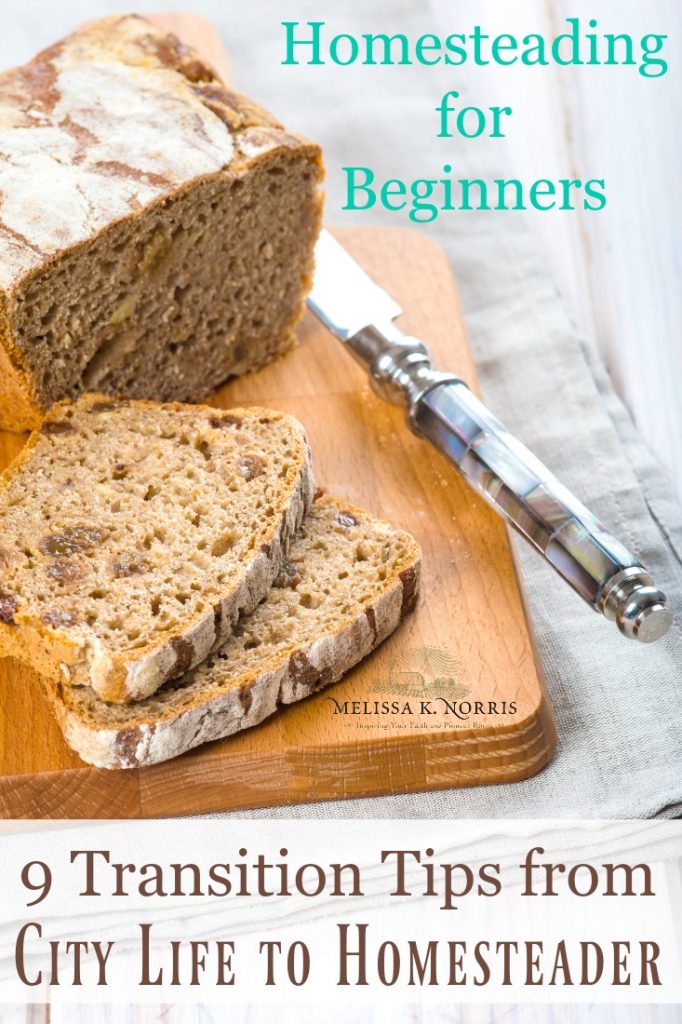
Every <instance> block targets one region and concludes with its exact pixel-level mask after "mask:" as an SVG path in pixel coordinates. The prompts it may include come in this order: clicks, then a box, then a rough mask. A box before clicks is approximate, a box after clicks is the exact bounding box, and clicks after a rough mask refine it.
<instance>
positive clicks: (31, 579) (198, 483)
mask: <svg viewBox="0 0 682 1024" xmlns="http://www.w3.org/2000/svg"><path fill="white" fill-rule="evenodd" d="M313 493H314V487H313V480H312V471H311V464H310V453H309V449H308V444H307V440H306V437H305V433H304V431H303V428H302V427H301V425H300V424H299V423H298V422H297V421H296V420H295V419H293V418H292V417H290V416H285V415H284V414H282V413H279V412H273V411H271V410H264V409H257V408H249V409H232V410H230V411H229V412H224V411H220V410H216V409H210V408H207V407H202V406H188V405H186V406H183V405H177V404H174V405H159V404H155V403H151V402H143V401H133V400H130V399H112V398H109V397H107V396H101V395H100V396H98V395H85V396H82V397H81V398H80V399H79V400H78V401H77V402H74V403H72V402H68V401H65V402H63V403H59V404H58V405H56V406H55V407H54V409H53V410H52V411H51V412H50V414H49V415H48V416H47V418H46V419H45V421H44V423H43V424H42V426H41V428H40V430H38V431H35V432H34V433H33V434H32V435H31V437H30V438H29V441H28V443H27V445H26V446H25V448H24V449H23V451H22V452H21V454H20V455H19V456H18V458H17V459H16V460H15V461H14V462H13V463H12V465H11V466H10V467H8V469H7V470H6V471H5V472H4V473H3V474H2V475H1V476H0V654H11V655H14V656H16V657H18V658H21V659H23V660H25V661H27V662H28V663H29V664H31V665H32V666H33V667H34V668H35V669H37V670H38V671H39V672H40V673H41V674H43V675H47V676H48V677H50V678H59V679H60V680H61V681H62V682H63V684H64V685H81V686H82V685H88V686H91V687H92V688H93V691H94V692H96V693H98V694H99V695H100V696H101V697H102V698H104V699H105V700H108V701H119V702H127V701H131V700H136V699H139V698H142V697H145V696H148V695H149V694H152V693H154V692H155V691H156V690H157V689H158V688H159V687H160V686H161V685H162V684H163V683H164V682H166V680H168V679H170V678H173V677H175V676H180V675H183V674H184V673H186V672H187V671H188V670H189V669H190V668H192V667H193V666H194V665H196V664H198V663H199V662H200V661H202V660H203V659H204V658H205V657H206V656H207V655H208V654H209V653H210V651H212V650H213V649H214V648H216V647H217V646H219V645H220V644H221V643H223V642H224V641H225V639H226V638H227V636H228V635H229V634H230V632H231V630H232V626H233V624H234V623H235V622H236V620H237V618H238V615H239V613H240V612H250V611H252V610H253V609H254V608H255V606H256V605H257V604H258V602H259V601H260V600H261V599H262V598H263V597H265V595H266V594H267V592H268V590H269V589H270V586H271V584H272V582H273V580H274V579H275V577H276V576H277V574H278V572H279V571H280V568H281V566H282V563H283V560H284V557H285V554H286V551H287V548H288V545H289V543H290V541H291V539H292V538H293V536H294V534H295V532H296V530H297V529H298V527H299V526H300V524H301V522H302V520H303V517H304V515H305V513H306V511H307V509H308V508H309V506H310V504H311V502H312V497H313Z"/></svg>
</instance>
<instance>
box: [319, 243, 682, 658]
mask: <svg viewBox="0 0 682 1024" xmlns="http://www.w3.org/2000/svg"><path fill="white" fill-rule="evenodd" d="M315 260H316V270H315V279H314V285H313V289H312V292H311V294H310V295H309V296H308V306H309V308H310V309H311V310H312V312H313V313H314V314H315V315H316V316H317V317H318V318H319V319H320V320H321V321H322V323H323V324H324V325H325V326H326V327H328V328H329V330H330V331H331V332H332V334H334V335H335V336H336V337H337V338H338V339H339V340H340V341H341V342H343V344H344V346H345V347H346V348H347V349H348V351H349V352H350V354H351V355H352V356H353V357H354V358H355V359H356V360H357V362H359V363H360V364H361V366H363V367H364V368H365V369H366V370H368V371H369V379H370V382H371V385H372V388H373V390H374V391H375V392H376V394H377V395H379V396H380V397H381V398H383V399H385V400H387V401H389V402H391V403H393V404H395V405H402V406H404V407H405V409H406V412H407V422H408V424H409V427H410V429H411V430H412V431H413V433H415V434H416V435H417V436H419V437H423V438H427V439H428V440H429V441H431V443H432V444H434V445H435V446H436V448H438V449H439V450H440V451H441V452H442V453H443V454H444V455H445V456H446V457H447V458H448V459H449V460H450V462H452V463H453V464H454V465H455V466H456V467H457V469H458V470H459V471H460V473H461V474H462V475H463V477H464V478H465V480H466V481H467V482H468V483H469V484H470V485H471V486H472V487H473V488H474V489H475V490H476V491H477V492H478V493H479V494H480V495H481V496H482V497H483V498H484V499H485V500H486V502H487V503H488V504H489V505H491V506H492V507H493V508H494V509H495V511H496V512H497V513H499V515H500V516H502V518H503V519H504V520H505V522H507V523H508V524H509V525H510V526H512V527H513V528H514V529H515V530H516V531H517V532H518V533H520V534H521V536H522V537H525V539H526V540H527V541H528V542H529V543H530V544H531V545H532V546H533V547H534V548H535V549H536V550H537V551H539V552H540V553H541V554H542V555H544V557H545V558H546V560H547V561H548V562H549V564H550V565H551V566H553V568H554V569H555V570H556V571H557V572H558V573H559V575H560V576H561V577H562V578H563V579H564V580H565V581H566V582H567V583H568V584H569V585H570V586H571V587H572V588H573V589H574V590H575V591H577V593H578V594H580V596H581V597H582V598H583V599H584V600H585V601H586V602H587V604H589V605H590V606H591V607H592V608H593V609H594V610H595V611H596V612H600V613H601V614H602V615H604V616H605V617H606V618H607V619H608V620H610V621H611V622H615V623H616V624H617V625H618V628H619V629H620V631H621V633H623V634H624V635H625V636H626V637H630V638H632V639H635V640H639V641H641V642H642V643H651V642H652V641H654V640H658V639H659V638H660V637H662V636H664V634H665V633H667V631H668V629H669V628H670V626H671V623H672V615H671V612H670V609H669V607H668V602H667V598H666V596H665V594H664V593H663V592H662V591H661V590H659V589H658V587H656V586H655V584H654V581H653V579H652V578H651V576H650V575H649V573H648V572H647V571H646V569H645V568H644V566H643V565H641V564H640V563H639V561H638V560H637V559H636V558H635V557H634V556H633V555H632V554H630V552H629V551H628V550H627V548H625V547H624V546H623V545H622V544H621V543H620V542H619V541H618V540H616V539H615V537H613V536H611V534H610V533H609V532H608V530H607V529H606V527H605V526H604V525H603V524H602V523H601V522H600V521H599V520H598V519H597V518H596V516H594V515H592V513H591V512H589V511H588V509H586V508H585V506H584V505H582V504H581V503H580V502H579V501H578V499H577V498H576V497H574V495H573V494H571V492H570V491H569V490H567V488H566V487H564V486H563V485H562V484H561V483H560V482H559V481H558V480H557V479H556V477H555V476H553V475H552V473H550V471H549V470H548V469H547V468H546V466H544V465H543V464H542V463H541V462H540V461H539V459H537V458H536V457H535V456H534V455H533V454H532V453H531V452H530V451H529V450H528V449H527V448H525V447H524V445H522V444H521V443H520V441H518V440H517V439H516V438H515V437H514V436H513V435H512V434H511V433H510V432H509V431H508V430H507V429H506V428H505V427H504V426H503V425H502V423H500V421H499V420H498V419H496V417H495V416H493V414H492V413H491V412H489V411H488V409H487V408H486V407H485V405H483V403H482V402H480V401H479V400H478V398H476V396H475V395H473V394H472V392H471V391H470V390H469V388H468V387H467V385H466V384H465V382H464V381H463V380H462V379H461V378H459V377H457V376H455V375H454V374H451V373H442V372H439V371H438V370H436V369H435V368H434V367H433V365H432V362H431V357H430V355H429V351H428V349H427V347H426V345H425V344H424V343H423V342H422V341H420V340H419V339H418V338H412V337H408V336H407V335H405V334H403V333H402V331H400V330H399V329H398V328H397V327H396V326H395V324H394V323H393V321H394V319H395V318H396V317H397V316H399V315H400V313H401V312H402V310H401V308H400V306H399V305H398V304H397V302H395V301H394V300H393V299H392V298H391V297H390V295H388V294H387V293H386V292H385V291H384V290H383V289H382V288H380V287H379V286H378V285H376V284H375V283H374V282H373V281H372V280H371V279H370V278H369V277H368V275H367V274H366V273H365V272H364V270H362V268H361V267H360V266H358V264H357V263H356V262H355V260H354V259H353V258H352V257H351V256H350V255H349V254H348V253H347V252H346V250H345V249H344V248H343V246H341V245H340V244H339V243H338V242H337V241H336V240H335V239H334V238H333V237H332V235H330V234H329V232H328V231H324V230H323V231H322V233H321V235H320V238H319V240H318V243H317V246H316V250H315Z"/></svg>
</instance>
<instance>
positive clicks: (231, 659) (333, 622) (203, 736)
mask: <svg viewBox="0 0 682 1024" xmlns="http://www.w3.org/2000/svg"><path fill="white" fill-rule="evenodd" d="M419 568H420V551H419V546H418V544H417V542H416V541H415V540H414V538H413V537H411V536H410V535H409V534H407V533H404V532H402V531H400V530H397V529H395V528H393V527H391V526H389V525H388V524H387V523H382V522H378V521H377V520H375V519H372V518H371V517H370V516H369V515H368V514H367V513H366V512H364V511H362V510H361V509H358V508H349V507H348V506H347V505H344V504H340V503H339V502H337V501H335V500H334V499H332V498H329V497H326V496H324V497H321V498H318V500H316V501H315V502H314V504H313V506H312V509H311V511H310V513H309V514H308V516H307V518H306V520H305V522H304V524H303V526H302V528H301V531H300V533H299V535H298V537H297V538H296V540H295V541H294V543H293V544H292V546H291V549H290V553H289V556H288V559H287V561H286V562H285V563H284V565H283V566H282V570H281V572H280V575H279V576H278V578H277V579H276V581H275V585H274V587H273V588H272V590H271V591H270V593H269V594H268V597H267V599H266V600H265V601H263V602H262V603H261V604H260V605H258V607H257V608H256V610H255V611H254V612H252V613H251V615H249V616H247V617H243V618H241V619H240V621H239V623H238V626H237V628H236V630H235V631H234V632H233V634H232V635H231V637H230V638H229V639H228V640H227V641H226V643H225V644H224V645H223V647H221V648H220V649H219V650H218V651H216V652H215V653H213V654H211V655H210V656H209V658H208V659H207V661H205V662H204V663H203V664H202V665H199V666H197V668H195V669H193V670H192V671H190V672H188V673H187V674H186V675H184V676H182V677H181V678H179V679H177V680H175V681H174V682H170V683H167V684H166V685H165V686H164V687H163V688H162V689H160V690H159V691H158V692H157V693H156V694H155V695H154V696H152V697H148V698H147V699H146V700H143V701H140V702H137V703H135V704H130V705H127V706H125V707H124V706H122V705H112V704H107V703H106V702H105V701H103V700H101V699H100V698H99V697H98V696H97V694H96V693H95V692H94V691H93V690H92V689H91V688H90V687H68V686H64V685H63V684H62V683H61V682H60V681H59V680H58V679H57V678H56V677H51V678H47V679H45V681H44V682H45V687H46V690H47V693H48V696H49V700H50V703H51V705H52V707H53V710H54V712H55V714H56V716H57V720H58V721H59V723H60V725H61V727H62V729H63V731H64V735H65V737H66V740H67V742H68V743H69V744H70V745H71V746H72V747H73V748H74V750H76V751H77V752H78V753H79V754H80V756H81V757H82V758H83V760H84V761H87V762H89V763H90V764H94V765H98V766H99V767H102V768H133V767H137V766H139V765H149V764H155V763H156V762H159V761H165V760H167V759H168V758H171V757H176V756H177V755H178V754H182V753H184V752H185V751H187V750H190V749H192V748H193V747H196V746H199V744H202V743H206V742H208V741H209V740H215V739H219V738H221V737H224V736H230V735H232V734H233V733H236V732H239V731H241V730H242V729H248V728H250V727H251V726H254V725H257V724H258V723H259V722H262V721H263V720H264V719H265V718H267V717H268V716H269V715H271V714H273V712H275V711H276V710H277V709H278V708H279V707H280V705H284V704H291V703H293V702H294V701H297V700H301V699H302V698H303V697H307V696H309V695H310V694H312V693H315V692H316V691H317V690H320V689H322V688H323V687H325V686H328V685H330V684H331V683H334V682H336V681H337V680H339V679H340V678H341V677H342V676H343V675H344V673H346V672H347V671H348V670H349V669H350V668H352V667H353V665H356V664H357V663H358V662H359V661H360V660H361V659H362V658H364V657H366V655H368V654H369V653H370V652H371V651H372V650H373V649H374V648H375V647H376V646H377V645H378V644H380V643H381V642H382V640H384V639H385V638H386V637H387V636H388V635H389V634H390V633H391V632H392V631H393V630H394V629H395V628H396V626H397V625H398V624H399V623H400V621H401V619H402V618H403V617H404V616H405V615H406V614H407V613H408V612H409V611H411V610H412V609H413V608H414V606H415V603H416V601H417V596H418V588H419Z"/></svg>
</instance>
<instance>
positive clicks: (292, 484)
mask: <svg viewBox="0 0 682 1024" xmlns="http://www.w3.org/2000/svg"><path fill="white" fill-rule="evenodd" d="M99 401H107V402H108V401H110V397H109V396H101V395H96V394H93V395H87V396H84V397H83V398H81V399H80V401H79V405H88V404H90V405H92V404H95V403H97V402H99ZM125 401H126V404H127V405H129V406H133V407H136V408H140V409H143V410H150V411H154V410H156V409H158V408H160V406H159V404H158V403H155V402H147V401H143V400H138V401H134V400H132V399H126V400H125ZM75 404H76V403H72V402H70V401H68V400H65V401H64V402H60V403H58V404H57V405H55V406H54V407H53V409H52V410H51V411H50V414H49V416H48V417H47V419H46V420H45V422H44V424H43V428H42V429H44V427H45V423H47V424H49V423H50V422H54V421H57V422H59V421H60V420H61V419H62V418H63V416H64V413H65V411H66V410H67V409H68V408H70V407H72V406H73V405H75ZM162 408H164V409H166V410H168V409H171V410H174V411H182V410H183V409H187V408H191V409H192V412H193V413H195V414H196V413H202V412H205V413H206V415H207V417H209V418H210V417H211V416H215V415H216V410H215V409H211V408H209V407H207V406H206V407H201V406H191V407H188V406H183V405H182V404H180V403H164V405H163V406H162ZM230 413H231V414H232V415H234V416H245V417H248V416H254V415H258V414H259V413H265V414H267V415H268V416H269V417H271V418H276V419H285V420H286V419H288V420H292V422H293V424H294V425H295V426H296V430H297V431H298V437H299V442H300V461H299V463H298V465H296V466H295V467H293V468H292V470H291V471H290V474H289V480H288V485H287V486H286V487H283V491H282V494H281V495H280V496H279V498H280V505H278V506H277V507H276V508H275V513H274V514H273V517H272V522H273V525H272V529H271V531H270V532H269V534H268V536H267V537H265V538H264V541H263V544H262V546H261V548H260V550H259V551H258V552H257V553H255V555H254V557H253V558H252V560H251V562H250V563H249V564H248V565H247V566H246V567H245V571H244V573H243V576H242V579H241V581H240V582H239V585H238V586H237V588H236V589H234V590H233V591H232V592H231V593H229V594H227V595H225V597H223V598H222V599H221V600H220V601H219V602H217V603H216V604H215V605H214V606H213V607H212V608H210V609H207V610H206V611H205V612H203V613H200V612H197V613H196V614H195V615H194V616H193V617H191V618H188V619H187V620H186V621H185V622H184V623H183V629H182V631H181V632H179V633H178V634H177V635H175V636H173V637H170V638H168V637H161V638H160V639H157V640H152V641H150V642H148V643H147V644H146V645H145V647H143V648H138V649H136V650H134V651H129V652H117V651H112V650H110V649H107V647H106V645H105V644H103V643H102V642H101V640H98V638H97V637H96V636H95V635H94V634H93V635H90V636H87V635H86V636H82V635H79V636H77V637H74V635H73V633H69V632H67V631H66V630H63V629H62V630H60V629H59V628H58V626H50V627H47V626H45V625H44V624H43V623H42V622H41V621H40V620H35V619H30V620H22V615H21V609H18V610H17V614H16V618H15V620H14V621H13V622H3V621H2V620H0V652H2V653H3V654H8V655H12V656H14V657H17V658H19V659H20V660H23V661H25V662H27V663H28V664H30V665H31V666H32V667H33V668H35V669H36V671H38V672H39V673H40V674H42V675H45V676H48V677H50V678H54V679H60V680H61V681H62V683H64V684H65V685H70V686H73V685H75V686H82V685H89V686H92V687H93V689H94V690H95V692H96V693H97V694H98V695H99V696H100V697H102V699H103V700H107V701H112V702H114V703H129V702H130V701H134V700H139V699H141V698H143V697H146V696H149V695H150V694H152V693H154V692H155V691H156V690H158V688H159V687H160V686H162V685H163V683H164V682H166V681H167V680H168V679H171V678H173V677H174V676H177V675H178V674H181V673H182V672H185V671H188V670H189V669H190V668H191V667H193V666H194V665H197V664H199V663H200V662H201V661H203V660H204V659H205V658H206V657H207V656H208V654H209V653H210V652H211V651H212V650H213V649H215V648H216V647H218V646H220V644H221V643H223V642H224V640H225V638H226V636H227V635H229V632H230V630H231V628H232V625H233V624H234V623H235V622H236V620H237V618H238V617H239V615H240V614H241V613H248V612H249V611H251V610H252V609H253V608H255V606H256V605H257V604H258V602H259V601H260V600H261V599H262V598H263V597H264V596H265V594H266V593H267V591H268V590H269V588H270V585H271V583H272V581H273V579H274V578H275V576H276V575H277V573H278V571H279V568H280V566H281V563H282V560H283V559H284V557H285V554H286V551H287V549H288V546H289V544H290V542H291V539H292V538H293V536H294V535H295V533H296V531H297V530H298V528H299V526H300V525H301V523H302V521H303V519H304V517H305V515H306V512H307V510H308V508H309V507H310V505H311V503H312V500H313V497H314V493H315V484H314V479H313V472H312V458H311V454H310V448H309V446H308V442H307V439H306V437H305V433H304V431H303V428H302V427H301V426H300V424H298V423H297V421H295V420H293V417H287V416H286V415H285V414H283V413H279V412H274V411H272V410H260V409H258V408H257V407H250V408H249V409H233V410H230ZM41 437H42V434H41V431H40V430H36V431H34V432H33V433H32V434H31V436H30V437H29V439H28V441H27V443H26V445H25V447H24V448H23V449H22V451H21V452H20V453H19V455H18V456H17V458H16V459H15V460H14V461H13V462H12V463H11V464H10V466H8V467H7V469H5V471H4V472H3V473H2V474H0V490H3V489H5V488H6V487H7V486H8V484H9V482H10V480H11V479H13V478H14V477H16V476H17V474H19V473H20V472H21V471H22V470H23V469H24V467H25V466H26V465H27V463H28V462H29V461H30V459H31V455H32V453H33V450H34V449H35V447H36V445H37V444H38V442H39V441H40V439H41Z"/></svg>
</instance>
